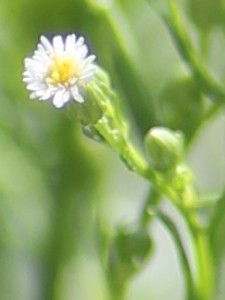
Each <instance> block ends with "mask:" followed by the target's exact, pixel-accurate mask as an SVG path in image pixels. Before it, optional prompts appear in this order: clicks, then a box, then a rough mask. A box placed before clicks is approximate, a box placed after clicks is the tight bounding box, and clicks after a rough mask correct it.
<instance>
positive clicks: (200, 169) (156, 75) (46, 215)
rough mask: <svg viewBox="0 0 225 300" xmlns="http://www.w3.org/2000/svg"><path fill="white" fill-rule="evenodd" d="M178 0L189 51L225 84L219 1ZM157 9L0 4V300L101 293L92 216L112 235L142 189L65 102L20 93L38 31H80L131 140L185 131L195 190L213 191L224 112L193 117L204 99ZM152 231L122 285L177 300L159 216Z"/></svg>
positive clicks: (135, 1) (223, 10) (178, 279)
mask: <svg viewBox="0 0 225 300" xmlns="http://www.w3.org/2000/svg"><path fill="white" fill-rule="evenodd" d="M150 2H151V3H150ZM176 2H177V4H178V6H179V8H180V10H181V13H182V17H183V22H184V24H185V26H186V28H187V31H188V33H189V35H190V37H191V40H192V42H193V45H194V47H195V48H196V51H197V52H198V53H199V55H200V57H201V59H202V61H203V62H204V64H205V65H206V66H207V68H208V70H209V72H210V73H211V74H212V75H213V76H214V77H215V79H216V80H218V81H219V82H221V84H223V82H224V78H225V55H224V49H225V38H224V32H225V1H224V0H186V1H185V0H183V1H181V0H179V1H176ZM150 4H153V6H154V8H155V9H156V11H157V12H156V11H155V9H153V8H152V7H151V5H150ZM160 14H162V15H163V14H164V15H165V14H167V6H166V1H160V0H159V1H158V2H157V1H149V3H148V1H145V0H117V1H116V0H39V1H36V0H11V1H8V0H1V3H0V299H2V300H14V299H16V300H72V299H73V300H74V299H79V300H106V299H107V285H106V280H105V276H104V272H103V270H102V267H101V263H100V259H99V253H98V245H97V230H96V220H97V218H98V217H100V218H102V219H103V220H104V222H105V226H106V227H107V230H109V231H110V230H113V228H115V227H116V226H117V225H118V224H119V223H121V222H127V223H129V222H132V221H133V220H134V219H135V218H136V217H137V214H138V211H139V210H140V208H141V205H142V203H143V200H144V198H145V196H146V194H147V192H148V185H147V183H146V182H145V181H144V180H142V179H140V178H138V177H137V176H136V175H134V174H131V173H129V171H127V170H126V169H125V167H124V165H123V164H122V162H120V160H119V158H118V157H117V156H116V154H115V153H113V152H112V151H111V150H110V149H109V148H107V147H106V146H105V145H102V144H98V143H97V142H94V141H92V140H90V139H88V138H87V137H86V136H85V135H84V134H83V133H82V130H81V128H80V126H79V124H78V122H77V121H76V120H75V118H74V116H73V114H71V112H70V109H59V110H57V109H55V108H54V107H53V106H52V105H51V104H50V103H42V102H38V101H35V100H30V99H29V97H28V92H27V91H26V90H25V87H24V85H23V83H22V72H23V60H24V58H25V57H26V56H29V55H31V54H32V51H33V50H34V49H35V46H36V44H37V42H38V39H39V36H40V35H41V34H44V35H46V36H47V37H51V36H53V35H54V34H67V33H72V32H76V33H77V34H81V35H84V36H85V37H86V39H87V41H88V44H89V48H90V52H91V53H94V54H96V56H97V63H99V64H100V65H101V66H102V67H103V68H104V69H105V70H106V71H107V72H108V73H109V74H110V77H111V80H112V85H113V87H114V88H115V90H116V91H117V92H118V94H119V95H120V98H121V108H122V111H123V113H124V115H125V116H126V118H127V120H128V121H129V123H130V127H131V128H132V130H131V131H132V135H133V137H134V139H136V141H137V142H138V141H139V142H140V143H141V141H142V139H143V137H144V135H145V133H146V132H147V130H148V129H149V128H150V127H152V126H154V125H164V126H168V127H170V128H172V129H180V130H182V131H183V132H184V134H185V137H186V141H187V144H188V146H189V148H188V153H187V161H188V162H189V164H190V166H191V167H192V168H193V170H194V174H195V184H196V187H197V190H198V191H199V192H201V193H202V195H203V197H204V196H206V197H208V196H209V195H214V194H215V195H217V194H218V193H220V192H221V191H222V189H223V184H224V176H225V171H224V170H225V168H224V166H225V165H224V150H225V141H224V136H225V133H224V129H225V120H224V113H223V111H222V109H221V110H218V113H217V114H216V115H215V116H214V117H213V118H211V119H209V120H208V121H207V122H205V123H204V124H203V123H202V120H203V115H204V112H205V109H206V106H207V105H208V101H209V100H208V99H205V97H204V96H203V94H202V91H201V87H200V86H199V85H198V83H197V82H196V81H195V80H194V79H193V77H192V76H191V73H190V72H189V70H188V68H187V66H186V64H185V63H184V61H183V60H182V58H181V57H180V55H179V53H178V51H177V49H176V46H175V43H174V41H173V39H172V37H171V35H170V32H169V30H168V28H167V26H166V25H165V23H164V22H163V20H162V18H160ZM224 207H225V205H224ZM208 210H209V211H210V209H207V211H208ZM210 213H211V211H210V212H208V213H207V214H208V215H209V214H210ZM221 224H222V225H221ZM221 224H220V233H221V234H220V235H218V237H217V241H218V240H221V239H224V237H223V235H222V233H223V232H224V231H223V229H225V220H224V217H223V218H222V222H221ZM215 230H217V228H215ZM151 234H152V236H153V240H154V242H155V247H154V253H153V256H152V258H151V260H150V261H149V264H148V265H146V267H145V268H144V269H143V271H142V272H140V274H138V275H137V276H135V277H134V279H133V280H132V281H131V284H130V286H129V289H128V295H127V300H135V299H139V300H140V299H142V300H150V299H151V300H163V299H174V300H182V299H184V283H183V279H182V276H181V271H180V267H179V263H178V261H177V258H176V252H175V249H174V246H173V244H172V241H171V238H170V237H169V235H168V233H167V231H166V230H165V228H163V226H162V225H161V224H160V223H159V222H157V221H155V222H154V223H153V225H152V228H151ZM223 244H224V243H222V245H221V246H220V251H219V253H220V264H221V266H222V267H221V269H220V278H224V276H225V262H224V261H225V259H223V257H225V255H224V254H223V253H224V251H223V249H224V245H223ZM218 245H220V243H218ZM218 247H219V246H218ZM221 257H222V258H221ZM219 286H220V292H219V294H218V299H224V298H223V296H224V295H225V287H224V284H223V280H221V283H220V285H219Z"/></svg>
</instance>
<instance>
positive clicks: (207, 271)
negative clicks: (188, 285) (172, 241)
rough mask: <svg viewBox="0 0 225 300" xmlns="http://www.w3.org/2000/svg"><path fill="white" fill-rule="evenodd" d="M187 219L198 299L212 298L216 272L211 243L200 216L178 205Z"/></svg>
mask: <svg viewBox="0 0 225 300" xmlns="http://www.w3.org/2000/svg"><path fill="white" fill-rule="evenodd" d="M178 209H179V211H180V213H181V214H182V216H183V218H184V219H185V221H186V224H187V226H188V229H189V232H190V234H191V238H192V245H193V250H194V254H195V265H196V298H195V299H196V300H210V299H212V293H213V287H214V275H213V274H214V272H213V264H212V255H211V251H210V245H209V241H208V238H207V236H206V233H205V231H204V230H203V229H202V228H201V225H200V223H199V220H198V216H197V214H196V213H195V211H194V210H192V209H186V208H184V207H181V206H180V207H178Z"/></svg>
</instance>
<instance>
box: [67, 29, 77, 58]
mask: <svg viewBox="0 0 225 300" xmlns="http://www.w3.org/2000/svg"><path fill="white" fill-rule="evenodd" d="M75 42H76V36H75V34H70V35H68V36H67V38H66V43H65V50H66V52H68V53H69V54H73V52H74V50H75Z"/></svg>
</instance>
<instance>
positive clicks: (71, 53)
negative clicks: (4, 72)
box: [23, 34, 96, 108]
mask: <svg viewBox="0 0 225 300" xmlns="http://www.w3.org/2000/svg"><path fill="white" fill-rule="evenodd" d="M94 60H95V55H88V48H87V46H86V45H85V43H84V38H83V37H79V38H77V37H76V35H75V34H70V35H68V36H67V37H66V38H65V40H64V39H63V38H62V37H61V36H55V37H53V39H52V43H50V42H49V40H48V39H47V38H46V37H44V36H41V37H40V42H39V44H38V45H37V49H36V50H35V51H34V54H33V56H32V57H31V58H25V61H24V64H25V71H24V73H23V81H24V82H25V84H26V87H27V89H28V90H29V91H30V92H31V93H30V98H32V99H33V98H37V99H39V100H43V101H45V100H49V99H51V100H52V102H53V104H54V106H56V107H58V108H59V107H62V106H63V105H64V104H66V103H67V102H69V101H70V100H72V99H73V100H75V101H76V102H80V103H82V102H84V98H83V96H82V91H83V88H84V87H85V85H86V83H88V82H89V81H90V80H92V79H93V76H94V73H95V69H96V66H95V65H94V63H93V61H94Z"/></svg>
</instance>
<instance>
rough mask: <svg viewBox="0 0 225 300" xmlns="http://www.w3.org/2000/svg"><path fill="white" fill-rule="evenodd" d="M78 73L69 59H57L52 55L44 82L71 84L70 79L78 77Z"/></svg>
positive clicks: (72, 61) (66, 57)
mask: <svg viewBox="0 0 225 300" xmlns="http://www.w3.org/2000/svg"><path fill="white" fill-rule="evenodd" d="M79 73H80V71H79V68H78V67H77V66H76V65H75V63H74V60H73V59H72V58H71V57H68V56H65V57H57V56H55V55H52V57H51V63H50V66H49V69H48V73H47V76H46V82H47V83H50V84H63V85H67V84H69V83H71V79H73V78H74V77H75V78H76V77H78V76H79Z"/></svg>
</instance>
